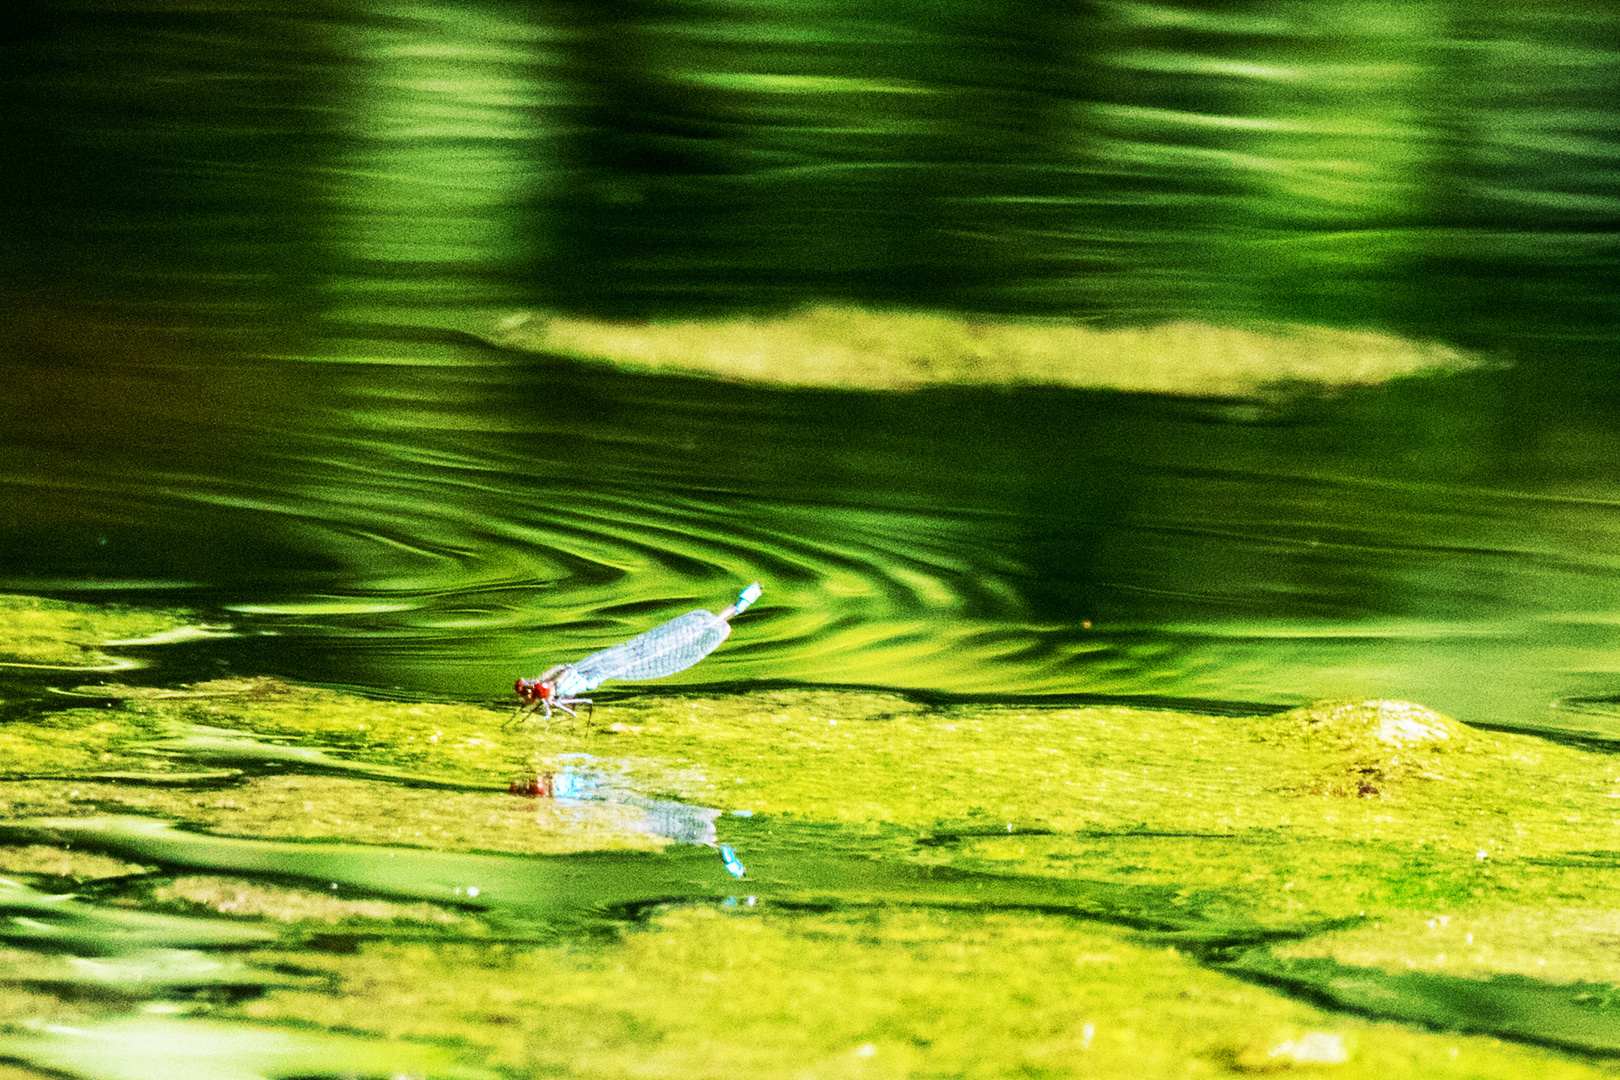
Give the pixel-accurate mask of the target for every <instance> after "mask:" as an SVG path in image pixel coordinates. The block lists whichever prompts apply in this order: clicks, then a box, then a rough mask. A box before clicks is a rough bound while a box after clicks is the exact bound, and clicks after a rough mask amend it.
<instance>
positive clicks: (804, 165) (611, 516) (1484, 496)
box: [0, 0, 1620, 720]
mask: <svg viewBox="0 0 1620 1080" xmlns="http://www.w3.org/2000/svg"><path fill="white" fill-rule="evenodd" d="M0 19H4V20H9V21H5V22H4V23H3V25H0V28H3V30H4V33H0V50H3V55H0V60H4V61H5V62H4V63H3V64H0V87H3V89H4V90H5V92H6V95H7V100H8V102H9V103H10V106H11V107H10V108H9V109H8V110H7V111H6V113H5V115H4V117H3V118H0V138H3V139H4V141H5V143H6V145H7V146H8V147H9V148H11V150H12V152H13V154H14V156H15V162H14V165H15V167H13V168H11V169H9V170H8V172H7V174H6V180H5V182H6V185H7V186H6V194H7V197H8V207H9V209H10V212H9V213H8V215H7V218H6V221H5V222H4V223H0V244H3V249H0V250H3V256H4V258H3V259H0V363H3V365H4V374H5V376H6V378H7V385H6V387H5V391H6V392H5V393H4V394H0V451H3V452H0V485H3V493H4V503H3V506H4V509H5V511H6V512H5V514H4V516H0V586H3V587H5V588H8V589H15V590H34V591H52V592H60V593H64V594H78V593H84V592H94V593H99V594H101V595H110V594H117V595H118V596H119V597H120V598H131V597H149V598H153V599H171V598H173V597H180V598H183V599H187V600H190V601H192V602H194V603H196V604H198V605H199V606H201V607H204V608H206V609H208V610H207V611H206V612H205V614H206V615H207V616H208V617H210V618H211V617H213V616H214V615H216V614H217V612H216V611H214V609H215V608H226V609H228V610H230V611H232V612H234V613H235V617H236V619H237V621H238V622H239V623H240V624H242V625H243V627H244V628H246V629H247V630H248V631H249V632H250V635H251V636H248V637H246V638H243V639H237V640H235V641H234V643H232V642H222V641H218V640H215V641H209V642H204V643H199V644H196V645H193V646H186V647H184V649H182V648H180V647H175V646H164V647H163V648H165V649H169V650H170V651H169V652H166V653H165V654H164V655H165V656H167V657H170V660H169V663H170V664H171V665H173V667H171V668H170V669H167V670H168V672H174V671H176V670H177V669H179V668H183V667H185V666H186V665H188V664H189V665H191V666H193V667H194V668H197V669H201V670H202V671H206V672H208V673H209V674H213V673H215V672H216V670H217V668H219V667H220V666H231V667H235V668H237V669H239V670H241V671H243V672H245V673H258V672H262V671H265V672H277V673H282V674H286V675H290V676H293V677H297V678H303V679H314V680H321V681H328V682H334V683H344V684H350V685H358V686H364V687H370V688H375V689H379V690H384V691H387V692H414V693H427V694H431V693H438V694H452V695H456V696H458V697H466V698H481V697H490V698H496V697H499V696H501V695H502V694H503V692H504V691H505V688H506V687H509V686H510V685H511V683H512V680H513V679H514V678H515V677H516V676H518V675H523V674H533V673H534V672H536V671H539V670H542V669H544V668H545V667H547V666H549V665H550V664H552V663H555V662H559V661H563V660H568V659H572V658H577V657H579V656H583V655H585V654H587V653H589V652H591V651H593V650H595V649H598V648H601V647H603V646H605V645H609V644H612V643H614V642H616V641H622V640H624V639H626V638H628V637H630V636H632V635H634V634H636V633H639V632H641V631H643V630H645V629H647V628H649V627H651V626H654V625H657V624H658V623H659V622H661V621H663V620H666V619H668V618H671V617H673V616H674V615H677V614H679V613H680V612H682V611H685V610H687V609H689V608H691V607H694V606H699V605H702V604H709V603H713V602H714V597H715V596H717V595H723V594H725V593H726V592H727V591H729V590H731V589H732V588H734V587H735V584H736V583H738V582H747V581H753V580H756V579H757V580H760V581H761V582H762V583H763V584H764V586H765V593H766V599H765V601H764V602H763V603H762V604H761V605H760V607H759V608H757V609H756V610H755V611H753V612H751V613H750V616H751V617H750V619H749V620H748V622H747V626H746V628H743V627H741V626H740V627H739V628H738V633H737V634H736V635H735V636H734V638H733V639H732V641H731V642H730V643H728V646H727V648H726V649H725V650H723V651H721V652H720V653H718V654H716V656H714V657H713V658H712V659H711V660H710V661H708V662H706V663H705V664H704V665H703V666H702V667H701V668H700V669H697V670H695V671H693V672H690V673H685V674H683V675H681V676H679V677H677V678H676V679H675V680H673V681H672V683H671V685H685V684H689V683H690V682H692V681H697V680H701V681H713V682H721V683H728V682H737V681H751V680H805V681H816V682H822V683H849V684H870V685H882V686H891V687H909V688H915V689H919V690H925V691H933V692H949V693H961V694H974V695H983V694H1010V695H1019V694H1037V693H1103V694H1133V695H1140V694H1164V695H1173V696H1178V697H1190V696H1199V697H1217V698H1235V699H1243V700H1257V701H1288V700H1297V699H1299V698H1302V697H1311V696H1319V695H1323V694H1377V695H1379V696H1403V697H1413V698H1417V699H1419V700H1422V701H1424V702H1425V703H1427V704H1429V705H1432V706H1435V707H1438V708H1442V709H1448V710H1451V711H1455V712H1457V713H1459V714H1460V715H1463V716H1464V717H1466V718H1473V717H1476V716H1490V717H1495V718H1497V719H1505V718H1516V719H1519V720H1522V719H1524V718H1526V717H1539V716H1542V715H1543V714H1544V713H1545V712H1546V705H1547V703H1548V702H1549V701H1551V700H1552V698H1554V697H1557V696H1565V695H1576V696H1585V697H1588V698H1601V697H1603V696H1604V695H1611V694H1612V693H1613V692H1614V687H1613V685H1612V682H1613V680H1614V679H1615V677H1616V675H1617V674H1620V671H1617V668H1620V664H1617V653H1616V646H1617V642H1616V641H1615V640H1614V637H1615V635H1614V626H1615V619H1614V616H1613V614H1612V613H1613V612H1614V611H1615V610H1617V606H1616V599H1617V597H1616V596H1615V595H1614V593H1615V589H1614V586H1613V585H1612V584H1611V583H1612V582H1613V581H1614V580H1615V574H1614V571H1615V565H1614V563H1615V560H1616V551H1617V547H1616V543H1615V533H1616V528H1615V524H1614V521H1615V515H1614V507H1615V501H1616V498H1617V492H1616V489H1615V483H1614V480H1613V476H1614V469H1613V464H1614V462H1615V461H1616V460H1620V446H1617V445H1616V432H1615V422H1614V421H1613V419H1612V417H1613V416H1614V415H1615V413H1614V409H1613V403H1614V393H1613V389H1612V387H1613V382H1612V376H1611V374H1610V369H1611V367H1612V355H1611V354H1612V343H1613V326H1614V318H1613V316H1614V311H1615V308H1614V303H1615V295H1616V294H1615V291H1614V289H1613V288H1612V283H1613V273H1614V268H1615V265H1616V261H1617V255H1616V251H1617V248H1616V241H1615V235H1616V234H1615V232H1614V230H1613V229H1612V227H1611V226H1612V218H1613V210H1614V200H1613V191H1614V179H1615V175H1616V170H1615V153H1614V148H1613V145H1612V139H1611V138H1610V134H1611V132H1612V129H1613V126H1614V104H1613V101H1612V94H1611V93H1610V90H1612V86H1613V82H1614V74H1615V72H1616V70H1617V67H1620V60H1617V56H1620V53H1617V52H1616V50H1615V48H1614V44H1613V42H1614V40H1615V36H1614V34H1613V30H1614V27H1613V25H1612V24H1613V17H1612V15H1609V14H1607V13H1603V12H1594V11H1590V10H1588V9H1586V8H1580V7H1577V6H1570V5H1564V6H1559V5H1553V6H1551V7H1548V6H1541V7H1538V8H1536V9H1535V10H1533V11H1532V10H1529V9H1526V10H1524V11H1518V10H1512V11H1499V10H1497V9H1496V8H1495V7H1490V6H1488V5H1482V4H1480V5H1474V4H1454V5H1440V4H1437V3H1416V4H1398V5H1397V4H1387V3H1375V2H1370V0H1354V2H1352V0H1346V2H1342V3H1331V4H1318V5H1297V4H1286V3H1259V2H1256V3H1251V4H1245V5H1240V6H1239V7H1237V8H1233V7H1232V6H1231V5H1209V4H1198V3H1189V4H1179V5H1165V4H1152V3H1138V2H1133V0H1118V2H1109V3H1102V4H1096V5H1091V6H1088V7H1083V8H1076V9H1073V10H1059V9H1056V8H1053V9H1050V10H1043V11H1034V10H1026V9H1022V8H1020V9H1018V10H1017V11H1016V12H1015V11H1013V10H1012V9H1011V8H1009V7H1007V6H1006V5H1003V4H995V3H986V4H964V5H960V6H958V7H956V8H953V9H952V13H951V14H950V17H949V18H944V17H942V18H941V19H940V20H939V21H937V22H930V23H928V24H926V25H924V24H920V23H917V22H916V21H915V20H913V19H911V18H910V17H909V16H907V17H905V18H900V17H897V16H896V14H895V13H894V12H891V11H889V10H887V9H883V10H879V9H878V8H875V7H872V6H870V5H866V4H864V3H862V2H860V0H838V2H836V3H832V4H828V5H820V6H818V7H816V8H814V9H810V8H806V7H804V6H803V5H800V4H795V3H787V2H783V3H770V2H764V3H760V4H755V5H751V6H749V7H748V8H747V10H746V11H745V10H743V9H741V8H738V7H737V6H736V5H730V6H724V5H711V4H706V3H697V4H688V5H670V4H665V3H661V2H651V3H646V4H633V5H609V6H602V5H594V4H569V3H564V4H558V5H532V6H531V5H525V4H510V5H509V4H501V5H495V4H488V5H484V4H473V5H451V4H437V3H431V2H425V0H424V2H418V3H410V4H403V5H390V6H386V7H384V6H378V5H375V4H372V3H366V2H355V3H322V4H318V5H314V6H312V7H302V8H298V9H296V10H289V11H286V12H272V11H269V10H259V9H254V10H251V11H250V10H246V9H243V10H235V9H230V8H217V9H214V8H197V7H193V8H188V9H184V10H180V9H174V8H172V7H171V6H154V7H152V8H150V9H147V8H142V7H141V6H140V5H138V4H137V5H119V6H117V7H116V8H114V7H111V6H109V5H106V4H102V3H98V2H94V0H82V2H78V3H72V4H65V5H57V6H51V7H49V8H48V10H47V7H46V6H42V5H23V6H22V7H20V8H18V12H17V13H12V14H8V15H6V16H0ZM826 299H834V300H844V301H849V302H854V303H861V304H867V305H883V304H903V305H916V306H927V307H934V308H946V309H951V310H956V311H975V312H1024V313H1029V312H1038V313H1045V314H1057V315H1061V316H1063V317H1065V318H1070V319H1077V320H1082V321H1089V322H1095V323H1133V322H1142V321H1152V320H1155V319H1160V318H1168V317H1178V318H1179V317H1184V316H1187V315H1189V314H1194V315H1197V316H1199V317H1200V318H1206V319H1215V320H1229V321H1230V320H1243V319H1251V318H1252V319H1283V320H1291V321H1305V322H1320V323H1328V324H1338V325H1348V326H1376V327H1379V328H1383V329H1389V330H1394V331H1399V332H1402V333H1407V334H1413V335H1416V336H1419V337H1440V338H1444V339H1445V340H1447V341H1450V342H1453V343H1460V344H1468V345H1473V346H1484V347H1486V349H1487V350H1488V351H1490V352H1491V353H1492V356H1493V357H1506V358H1507V359H1511V360H1512V361H1514V362H1516V363H1517V364H1518V367H1517V368H1515V369H1513V370H1486V371H1480V372H1476V373H1472V374H1468V375H1462V376H1456V377H1453V378H1450V379H1446V380H1439V381H1435V382H1432V383H1425V382H1422V381H1416V380H1414V381H1411V382H1406V383H1396V384H1393V385H1391V386H1388V387H1385V388H1382V389H1367V390H1359V391H1353V392H1347V393H1344V394H1342V395H1339V396H1337V397H1334V396H1331V395H1327V394H1321V393H1316V392H1313V391H1307V390H1305V389H1304V388H1294V390H1291V391H1289V392H1288V393H1284V394H1281V395H1279V396H1276V397H1273V398H1268V399H1267V400H1264V401H1219V400H1194V399H1180V398H1175V397H1150V396H1143V395H1126V394H1110V393H1105V392H1082V391H1075V390H1056V389H1041V388H1009V389H1005V390H999V391H998V390H985V389H974V390H967V389H936V390H924V391H919V392H916V393H913V394H908V395H903V396H899V395H883V394H873V393H860V392H853V391H850V392H840V391H837V390H802V391H794V390H786V389H763V388H757V387H748V386H743V385H738V384H733V383H727V382H719V381H707V380H688V379H682V378H677V377H664V376H645V375H644V376H629V375H622V374H615V373H612V372H610V371H607V370H605V369H600V368H593V367H590V366H587V365H580V364H574V363H568V362H563V361H561V360H560V359H558V358H553V357H545V356H534V355H525V354H520V353H516V352H511V351H504V350H501V349H497V348H494V347H491V346H490V345H488V344H487V343H482V342H479V341H476V340H474V339H473V338H472V337H471V336H470V334H469V333H467V331H468V330H469V329H471V328H474V327H478V326H487V325H489V324H490V320H491V318H492V316H499V315H500V314H501V313H503V312H511V311H517V310H531V309H534V308H537V307H551V308H556V309H564V310H576V311H585V312H594V313H596V314H598V315H602V314H607V315H615V314H616V315H622V316H626V317H629V318H640V317H643V316H645V315H648V314H651V313H657V312H659V311H677V312H682V313H689V312H694V311H696V312H701V311H706V310H715V309H724V310H737V309H746V310H752V311H758V310H760V309H762V308H772V307H779V306H784V305H797V304H800V303H805V302H813V301H817V300H826ZM1572 343H1574V344H1572ZM1294 391H1298V392H1294ZM152 648H154V649H156V648H158V647H156V646H154V647H152ZM637 692H641V691H637Z"/></svg>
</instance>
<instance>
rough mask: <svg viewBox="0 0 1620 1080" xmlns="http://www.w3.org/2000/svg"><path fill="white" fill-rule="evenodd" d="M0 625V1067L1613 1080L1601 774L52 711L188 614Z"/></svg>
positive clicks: (1335, 716) (1441, 742) (1386, 710)
mask: <svg viewBox="0 0 1620 1080" xmlns="http://www.w3.org/2000/svg"><path fill="white" fill-rule="evenodd" d="M10 610H14V611H16V612H18V613H20V614H19V615H18V616H17V620H16V621H17V622H18V623H20V624H23V625H25V626H26V630H27V636H28V638H29V640H30V641H31V642H32V643H33V644H30V645H28V646H27V647H28V648H29V649H33V650H36V651H35V652H34V654H33V655H35V656H39V655H41V654H40V653H39V652H38V651H37V650H39V649H40V648H42V646H41V645H40V644H39V643H40V642H41V641H43V640H46V639H49V638H50V637H51V635H52V634H53V633H59V634H61V635H63V637H64V640H66V641H70V642H71V643H72V648H71V649H68V650H64V651H63V652H61V653H60V658H61V661H60V671H59V674H60V676H61V677H60V679H58V680H56V681H54V682H52V683H51V684H50V690H49V692H48V693H47V692H44V690H43V688H42V687H41V686H40V685H39V684H37V682H36V684H35V685H34V687H33V689H32V690H28V691H25V690H23V689H18V688H14V687H8V689H7V690H6V691H4V694H5V698H6V700H5V701H4V707H5V710H6V711H5V716H6V722H5V723H4V725H3V726H0V749H3V751H4V754H3V756H0V802H3V803H4V814H3V815H0V878H3V879H4V880H3V882H0V906H3V907H4V911H5V916H6V918H5V920H4V923H3V924H0V938H3V940H0V1063H3V1064H0V1075H4V1076H8V1077H9V1076H35V1075H52V1076H60V1075H72V1076H83V1077H94V1078H102V1077H107V1078H122V1077H149V1076H165V1077H208V1078H212V1077H222V1078H223V1077H258V1076H263V1077H305V1076H396V1075H411V1076H432V1077H528V1076H547V1077H557V1076H564V1077H566V1076H590V1077H621V1076H622V1077H643V1076H648V1075H657V1076H661V1077H685V1076H693V1077H700V1076H701V1077H711V1076H760V1077H772V1076H794V1077H797V1076H813V1075H820V1076H839V1077H843V1076H851V1077H867V1076H870V1077H911V1076H962V1077H977V1076H984V1077H992V1076H995V1077H1000V1076H1008V1075H1022V1076H1042V1077H1044V1076H1051V1077H1064V1076H1087V1077H1090V1076H1101V1077H1109V1076H1122V1077H1123V1076H1130V1077H1140V1076H1144V1075H1145V1076H1221V1075H1242V1074H1251V1073H1278V1074H1289V1073H1299V1074H1302V1075H1332V1076H1344V1077H1363V1076H1378V1077H1380V1080H1384V1078H1389V1077H1406V1076H1459V1077H1462V1076H1468V1077H1498V1076H1500V1077H1524V1076H1538V1077H1539V1076H1546V1077H1566V1076H1567V1077H1577V1076H1593V1075H1610V1074H1614V1073H1617V1072H1620V985H1617V983H1616V981H1615V978H1614V970H1615V947H1616V942H1617V941H1620V910H1617V909H1616V906H1615V904H1614V901H1613V899H1612V897H1613V896H1614V895H1615V886H1616V885H1617V884H1620V842H1617V840H1616V837H1615V824H1616V823H1615V820H1614V817H1613V815H1614V813H1615V800H1616V798H1617V797H1620V773H1617V771H1616V769H1615V766H1614V764H1613V762H1612V759H1611V758H1610V757H1608V756H1607V755H1604V754H1601V753H1595V752H1592V751H1589V750H1583V749H1581V748H1578V747H1571V746H1564V745H1558V744H1555V743H1550V742H1546V741H1543V740H1538V739H1535V738H1531V737H1528V736H1522V735H1515V734H1507V733H1501V732H1493V731H1486V730H1481V729H1478V728H1473V727H1469V726H1467V725H1465V724H1462V723H1458V722H1456V721H1454V720H1451V719H1448V718H1446V717H1442V716H1438V715H1436V714H1434V713H1432V712H1430V711H1428V710H1426V709H1424V708H1422V707H1421V706H1418V705H1414V704H1410V703H1401V702H1387V701H1357V702H1339V703H1325V704H1321V705H1318V706H1314V707H1311V708H1305V709H1299V710H1295V711H1292V712H1287V713H1281V714H1274V715H1264V716H1250V717H1231V716H1214V715H1203V714H1199V713H1190V712H1177V711H1165V710H1153V709H1143V708H1116V707H1103V706H1090V707H1083V708H1076V707H1058V706H1050V705H1038V704H1032V705H1027V706H1015V705H1007V704H996V705H993V706H991V705H971V704H954V705H942V704H937V703H935V704H929V703H922V702H918V701H916V700H912V699H909V698H906V697H903V696H900V695H894V694H886V693H878V692H850V691H824V690H811V689H793V690H772V691H761V692H756V693H751V694H737V695H712V694H708V695H706V694H702V693H689V694H673V693H658V692H645V691H643V692H637V693H623V694H619V695H616V696H614V697H611V698H610V697H609V696H607V695H603V696H602V698H601V699H600V700H599V702H598V705H597V709H596V712H595V717H594V721H595V722H594V723H593V724H589V725H587V724H585V723H573V722H569V721H567V720H566V718H561V719H559V720H556V721H553V722H551V723H550V724H545V723H541V722H531V723H527V724H519V725H511V724H509V723H508V721H509V718H510V716H511V710H510V709H509V708H491V707H486V706H481V705H466V704H447V703H441V704H433V703H417V702H412V703H404V702H392V701H382V700H373V699H366V698H361V697H356V696H352V695H346V694H340V693H336V692H332V691H328V690H321V689H316V688H309V687H300V686H294V685H290V684H286V683H282V682H278V681H274V680H266V679H258V680H240V681H217V682H211V683H202V684H196V685H191V686H165V687H160V688H153V687H134V686H125V685H118V684H114V683H110V682H102V683H86V682H85V681H84V676H83V675H76V674H75V672H74V669H75V668H80V669H82V668H84V667H95V668H97V669H102V670H104V669H105V667H106V664H104V663H103V662H102V658H103V656H110V657H115V656H116V653H117V649H116V646H113V645H111V644H109V640H113V641H116V640H119V639H122V638H128V637H131V636H135V635H136V634H137V633H138V636H140V637H141V638H142V639H151V638H153V637H155V636H158V635H162V634H174V635H176V639H178V638H180V637H184V636H185V631H186V627H187V626H188V623H187V621H186V619H185V616H184V615H183V614H181V613H176V614H174V615H172V616H166V617H165V616H156V615H148V616H144V617H143V618H145V620H146V621H145V622H143V623H142V624H141V625H140V626H139V628H138V631H132V630H131V629H130V628H128V627H125V626H120V627H116V628H115V627H113V626H111V625H108V626H106V627H105V628H104V630H97V623H96V618H97V617H96V615H95V613H94V611H93V609H82V608H77V607H75V606H72V605H64V606H62V607H59V608H53V607H52V606H51V605H43V606H42V605H41V604H39V603H38V602H32V603H31V602H29V601H26V600H17V601H14V602H12V606H11V608H10ZM51 611H55V613H56V615H57V616H58V617H59V619H60V626H61V629H60V630H53V629H52V628H51V617H50V613H51ZM119 617H123V616H119ZM3 623H4V619H0V625H3ZM21 651H22V646H14V647H13V652H14V655H15V654H17V653H20V652H21ZM86 657H91V658H94V663H89V662H86V661H85V659H84V658H86ZM19 662H25V661H19ZM26 662H27V663H30V664H36V665H39V666H40V667H45V666H47V665H48V664H49V663H50V662H51V661H48V660H39V659H34V660H29V661H26ZM30 670H32V671H33V672H34V673H35V674H37V672H38V668H36V669H30ZM722 847H724V848H725V849H727V850H729V851H730V852H731V853H732V858H731V859H730V860H728V859H727V858H726V856H725V855H724V854H723V853H722ZM728 862H729V865H728ZM739 872H740V873H741V876H737V875H738V873H739Z"/></svg>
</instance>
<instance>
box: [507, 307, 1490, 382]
mask: <svg viewBox="0 0 1620 1080" xmlns="http://www.w3.org/2000/svg"><path fill="white" fill-rule="evenodd" d="M486 334H487V336H488V337H489V338H490V339H491V340H493V341H495V342H497V343H499V344H501V345H505V346H508V347H512V348H520V349H529V350H535V351H543V352H549V353H553V354H561V355H564V356H570V357H574V358H577V359H584V360H597V361H606V362H611V363H615V364H619V365H623V366H626V367H630V368H634V369H637V370H658V371H673V372H694V373H702V374H707V375H712V376H719V377H722V378H729V379H738V380H746V381H749V382H766V383H773V384H785V385H793V386H843V387H862V388H876V389H908V388H915V387H921V386H937V385H996V386H1005V385H1008V384H1017V383H1025V384H1042V385H1052V386H1083V387H1106V388H1109V389H1114V390H1126V391H1145V392H1150V393H1164V394H1195V395H1213V396H1217V397H1254V396H1266V397H1269V396H1275V395H1277V394H1278V393H1286V392H1293V391H1297V390H1299V389H1303V388H1310V389H1312V390H1313V391H1320V390H1323V389H1330V390H1331V389H1336V388H1342V387H1348V386H1373V385H1378V384H1380V383H1385V382H1388V381H1389V380H1391V379H1396V378H1400V377H1403V376H1408V375H1414V374H1425V373H1441V372H1455V371H1463V370H1467V369H1469V368H1473V367H1477V366H1478V365H1479V363H1480V361H1479V360H1478V359H1477V358H1474V357H1470V356H1468V355H1466V354H1464V353H1461V352H1458V351H1457V350H1455V349H1452V348H1450V347H1448V346H1443V345H1439V344H1435V343H1432V342H1414V341H1410V340H1407V339H1404V338H1400V337H1396V336H1394V335H1390V334H1384V333H1378V332H1374V331H1365V330H1340V329H1331V328H1326V327H1312V326H1267V327H1258V328H1240V327H1229V326H1215V325H1209V324H1204V323H1195V322H1176V323H1169V324H1165V325H1162V326H1153V327H1139V328H1118V329H1102V328H1094V327H1090V326H1086V325H1083V324H1072V323H1057V322H1050V321H1048V322H1016V321H1008V320H1005V319H988V318H980V319H974V318H967V317H963V316H959V315H948V314H943V313H931V312H901V311H871V310H863V309H859V308H851V307H830V306H827V307H813V308H807V309H805V310H802V311H797V312H792V313H788V314H782V315H773V316H758V317H739V318H727V319H707V320H672V321H667V322H649V323H625V322H612V321H603V320H599V319H589V318H582V317H578V316H567V315H560V314H546V313H540V312H525V313H519V314H515V315H510V316H507V317H505V318H503V319H502V320H500V321H499V322H498V323H496V324H495V325H493V326H492V327H490V328H489V329H488V330H487V331H486Z"/></svg>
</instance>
